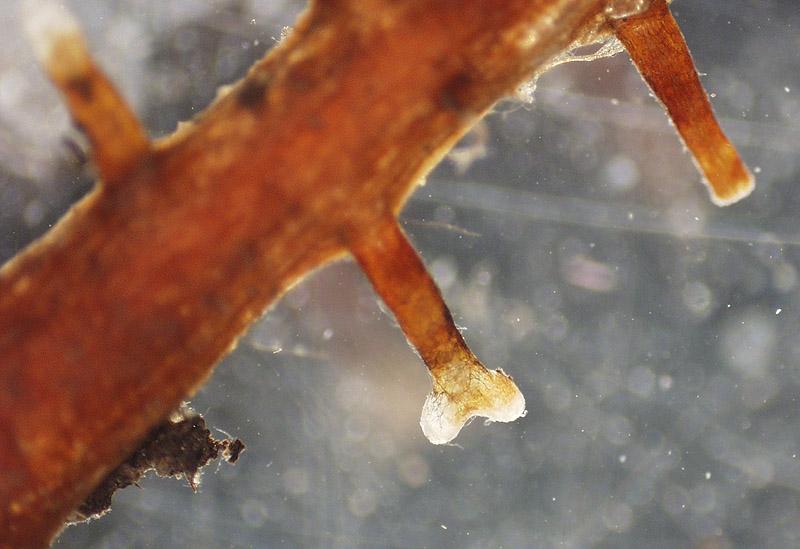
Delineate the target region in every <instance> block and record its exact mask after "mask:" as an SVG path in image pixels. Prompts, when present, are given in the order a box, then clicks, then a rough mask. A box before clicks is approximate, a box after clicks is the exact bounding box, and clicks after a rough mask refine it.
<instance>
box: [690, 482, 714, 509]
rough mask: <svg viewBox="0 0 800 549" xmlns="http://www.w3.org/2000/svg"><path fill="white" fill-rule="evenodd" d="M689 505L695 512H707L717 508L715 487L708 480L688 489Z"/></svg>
mask: <svg viewBox="0 0 800 549" xmlns="http://www.w3.org/2000/svg"><path fill="white" fill-rule="evenodd" d="M689 498H690V499H691V507H692V510H693V511H694V512H695V513H700V514H707V513H711V512H712V511H714V510H715V509H716V508H717V489H716V487H715V486H714V485H713V484H711V483H708V482H703V483H700V484H697V485H696V486H694V487H693V488H692V489H691V490H690V491H689Z"/></svg>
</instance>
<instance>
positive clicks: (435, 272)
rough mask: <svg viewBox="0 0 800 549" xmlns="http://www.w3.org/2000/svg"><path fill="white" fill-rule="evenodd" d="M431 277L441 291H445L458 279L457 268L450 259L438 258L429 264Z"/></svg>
mask: <svg viewBox="0 0 800 549" xmlns="http://www.w3.org/2000/svg"><path fill="white" fill-rule="evenodd" d="M430 271H431V276H433V279H434V280H435V281H436V284H437V285H438V286H439V288H441V289H442V291H447V290H449V289H450V287H451V286H452V285H453V283H454V282H455V281H456V279H457V278H458V267H457V266H456V262H455V261H454V260H453V258H452V257H449V256H439V257H437V258H436V259H434V260H433V261H432V262H431V264H430Z"/></svg>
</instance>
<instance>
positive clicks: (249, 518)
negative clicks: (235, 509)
mask: <svg viewBox="0 0 800 549" xmlns="http://www.w3.org/2000/svg"><path fill="white" fill-rule="evenodd" d="M239 513H240V515H241V517H242V521H244V523H245V524H246V525H247V526H249V527H250V528H259V527H261V526H262V525H263V524H264V523H265V522H266V521H267V519H269V512H268V511H267V506H266V505H265V504H264V502H262V501H259V500H257V499H246V500H244V501H243V502H242V503H241V504H240V505H239Z"/></svg>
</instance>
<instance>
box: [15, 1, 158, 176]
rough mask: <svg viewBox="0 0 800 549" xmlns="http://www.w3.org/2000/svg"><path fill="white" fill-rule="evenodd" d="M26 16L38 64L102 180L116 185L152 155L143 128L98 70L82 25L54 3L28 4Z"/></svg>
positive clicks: (24, 13) (24, 8)
mask: <svg viewBox="0 0 800 549" xmlns="http://www.w3.org/2000/svg"><path fill="white" fill-rule="evenodd" d="M22 11H23V17H24V20H25V22H26V30H27V32H28V35H29V36H30V40H31V44H32V45H33V48H34V50H35V52H36V55H37V57H38V58H39V61H40V62H41V64H42V66H43V67H44V69H45V71H47V74H48V76H49V77H50V79H51V80H52V81H53V83H54V84H55V85H56V86H57V87H58V89H59V90H60V91H61V93H62V94H63V95H64V98H65V99H66V102H67V108H68V109H69V112H70V114H71V115H72V118H73V119H74V121H75V123H76V125H77V126H79V127H80V128H82V129H83V131H84V132H85V133H86V135H87V137H88V138H89V141H90V143H91V144H92V159H93V160H94V163H95V166H96V168H97V171H98V172H99V175H100V178H101V179H102V180H103V181H104V182H105V183H106V184H115V183H117V182H118V181H120V180H122V179H123V178H124V177H125V176H126V175H127V174H128V173H130V172H131V170H132V169H133V168H134V167H135V166H137V165H138V164H139V163H140V162H141V161H142V160H143V159H144V158H145V156H146V155H147V154H148V152H149V151H150V141H149V139H148V137H147V134H146V132H145V131H144V128H142V126H141V124H140V123H139V120H138V119H137V118H136V114H135V113H134V112H133V111H132V110H131V108H130V106H128V104H127V103H126V102H125V100H124V99H123V98H122V96H121V95H120V94H119V93H118V92H117V90H116V89H114V86H113V85H112V84H111V81H110V80H109V79H108V78H107V77H106V75H105V74H103V72H102V71H101V70H100V68H99V67H98V66H97V65H95V63H94V61H93V60H92V56H91V55H90V53H89V49H88V47H87V46H86V42H85V41H84V39H83V36H82V35H81V31H80V28H79V27H78V23H77V22H76V21H75V19H74V18H73V17H72V15H70V13H69V12H68V11H67V10H66V8H64V7H63V6H61V5H59V4H57V3H56V2H53V1H50V0H27V1H25V2H24V3H23V7H22Z"/></svg>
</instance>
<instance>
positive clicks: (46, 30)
mask: <svg viewBox="0 0 800 549" xmlns="http://www.w3.org/2000/svg"><path fill="white" fill-rule="evenodd" d="M21 12H22V19H23V21H24V25H25V32H26V34H27V35H28V38H29V40H30V41H31V45H32V46H33V49H34V52H35V53H36V57H37V58H38V59H39V62H40V63H41V64H42V65H44V66H45V68H47V70H48V72H50V73H51V74H53V75H54V76H59V77H65V76H66V77H68V76H69V75H72V74H74V75H80V74H82V73H83V71H84V70H85V68H86V65H87V62H88V53H87V51H86V45H85V43H84V41H83V38H82V35H81V30H80V26H79V25H78V22H77V21H76V19H75V18H74V17H73V15H72V14H71V13H70V11H69V10H68V9H67V8H66V7H65V6H64V5H63V4H62V3H61V2H57V1H55V0H24V1H23V2H22V6H21ZM54 73H55V74H54Z"/></svg>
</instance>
